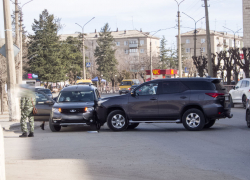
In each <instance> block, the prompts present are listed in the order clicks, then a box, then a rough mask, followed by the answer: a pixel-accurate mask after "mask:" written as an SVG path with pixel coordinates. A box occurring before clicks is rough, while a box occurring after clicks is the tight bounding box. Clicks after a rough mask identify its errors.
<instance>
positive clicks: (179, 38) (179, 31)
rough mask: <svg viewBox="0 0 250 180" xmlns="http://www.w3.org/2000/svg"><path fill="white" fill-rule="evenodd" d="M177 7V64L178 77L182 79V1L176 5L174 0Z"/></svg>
mask: <svg viewBox="0 0 250 180" xmlns="http://www.w3.org/2000/svg"><path fill="white" fill-rule="evenodd" d="M175 1H176V3H177V5H178V12H177V17H178V62H179V77H180V78H181V77H182V62H181V28H180V10H179V8H180V4H181V3H182V2H183V1H184V0H182V1H181V2H179V3H178V1H177V0H175Z"/></svg>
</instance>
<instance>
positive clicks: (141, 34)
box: [60, 30, 160, 40]
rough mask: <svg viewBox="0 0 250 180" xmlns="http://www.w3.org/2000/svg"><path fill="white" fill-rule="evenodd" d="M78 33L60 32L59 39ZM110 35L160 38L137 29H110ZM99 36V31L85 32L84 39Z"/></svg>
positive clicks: (116, 36) (115, 36)
mask: <svg viewBox="0 0 250 180" xmlns="http://www.w3.org/2000/svg"><path fill="white" fill-rule="evenodd" d="M78 35H79V34H78V33H75V34H61V35H60V39H61V40H66V39H67V37H68V36H72V37H78ZM111 35H112V36H113V37H114V39H124V38H143V37H151V38H152V39H160V38H158V37H156V36H150V33H149V32H142V31H138V30H124V31H112V32H111ZM98 37H99V32H92V33H87V34H86V35H85V38H86V39H97V38H98Z"/></svg>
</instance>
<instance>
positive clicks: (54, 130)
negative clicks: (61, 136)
mask: <svg viewBox="0 0 250 180" xmlns="http://www.w3.org/2000/svg"><path fill="white" fill-rule="evenodd" d="M49 128H50V130H51V131H52V132H59V131H60V130H61V126H57V125H54V124H52V120H51V119H49Z"/></svg>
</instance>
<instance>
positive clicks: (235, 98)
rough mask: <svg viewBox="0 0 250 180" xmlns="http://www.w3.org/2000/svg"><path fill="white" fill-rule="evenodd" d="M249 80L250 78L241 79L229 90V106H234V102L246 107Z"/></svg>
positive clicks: (248, 94) (249, 92)
mask: <svg viewBox="0 0 250 180" xmlns="http://www.w3.org/2000/svg"><path fill="white" fill-rule="evenodd" d="M249 82H250V78H245V79H242V80H240V81H239V82H238V83H237V84H236V86H235V87H234V88H233V89H231V90H230V91H229V94H230V102H231V107H234V104H243V107H244V108H246V99H247V97H248V96H250V87H249V84H250V83H249Z"/></svg>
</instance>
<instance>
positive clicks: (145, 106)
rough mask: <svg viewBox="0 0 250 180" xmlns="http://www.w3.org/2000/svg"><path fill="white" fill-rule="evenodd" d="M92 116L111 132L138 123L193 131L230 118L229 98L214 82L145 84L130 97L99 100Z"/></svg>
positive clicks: (188, 80)
mask: <svg viewBox="0 0 250 180" xmlns="http://www.w3.org/2000/svg"><path fill="white" fill-rule="evenodd" d="M96 112H97V117H98V119H99V121H100V122H101V123H104V122H107V125H108V127H109V128H110V129H111V130H113V131H123V130H126V129H127V128H130V129H133V128H136V127H137V126H138V125H139V123H182V124H183V125H184V127H185V128H186V129H187V130H191V131H197V130H202V129H203V128H210V127H212V126H213V125H214V124H215V121H216V120H217V119H221V118H226V117H228V118H231V117H232V114H231V107H230V100H229V94H228V93H227V91H226V90H225V88H224V87H223V85H222V84H221V80H220V79H216V78H173V79H157V80H153V81H149V82H146V83H143V84H141V85H140V86H138V87H137V88H135V90H134V91H133V92H132V93H131V94H126V95H124V96H115V97H107V98H102V99H101V100H100V101H99V102H98V106H97V108H96Z"/></svg>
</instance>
